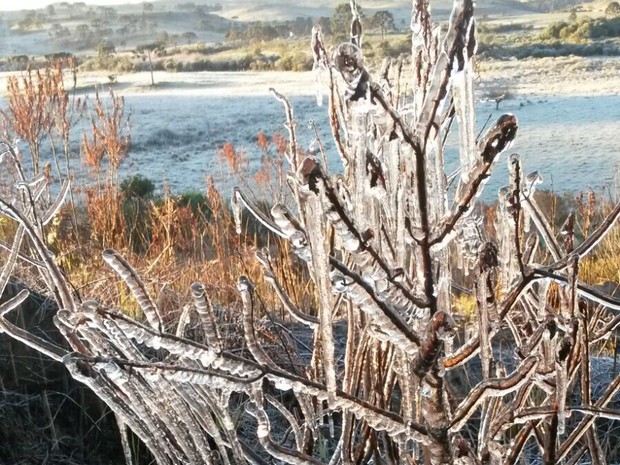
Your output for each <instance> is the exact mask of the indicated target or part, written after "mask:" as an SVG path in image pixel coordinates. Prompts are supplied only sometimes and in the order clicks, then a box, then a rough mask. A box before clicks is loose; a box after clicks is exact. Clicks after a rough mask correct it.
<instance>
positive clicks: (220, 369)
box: [0, 0, 620, 465]
mask: <svg viewBox="0 0 620 465" xmlns="http://www.w3.org/2000/svg"><path fill="white" fill-rule="evenodd" d="M351 6H352V9H353V14H352V17H353V28H352V30H351V33H350V35H351V42H347V43H343V44H341V45H340V46H339V47H337V48H336V50H335V51H334V53H333V54H331V56H330V55H329V54H328V53H327V52H326V49H325V47H324V45H323V41H322V37H321V31H320V29H319V28H315V30H314V31H313V40H312V49H313V51H314V54H315V68H316V70H317V71H321V72H322V73H323V74H324V75H326V77H327V81H328V83H329V95H328V97H329V113H330V123H331V130H332V135H333V137H334V142H335V147H336V151H337V152H338V155H339V156H340V159H341V161H342V168H343V172H342V174H330V173H329V172H328V170H327V166H326V164H325V162H324V159H325V157H324V156H323V155H324V154H322V153H321V149H320V147H322V144H318V147H319V149H318V152H317V154H316V155H317V156H314V155H310V156H308V155H305V154H303V153H301V152H300V151H299V150H298V142H297V138H296V133H295V119H294V115H293V110H292V108H291V106H290V104H289V102H288V100H287V99H286V98H285V97H284V96H282V95H281V94H279V93H277V92H276V91H274V92H273V93H274V96H275V97H276V98H277V99H278V100H279V101H280V102H282V104H283V105H284V109H285V113H286V124H287V128H288V130H289V138H290V146H289V150H288V152H287V158H288V162H289V165H290V176H289V185H290V188H291V191H292V194H293V197H294V198H295V199H296V210H295V211H292V210H290V209H288V208H287V207H286V206H284V205H281V204H277V205H274V206H273V208H272V210H271V217H270V218H269V217H267V216H266V215H265V214H263V213H261V211H260V210H258V209H257V208H256V207H255V206H253V205H252V203H251V202H249V201H248V197H247V196H246V195H245V194H244V193H243V192H242V191H241V190H239V189H235V191H234V194H233V206H234V207H235V211H236V215H237V216H238V217H240V216H241V214H242V212H241V210H242V208H244V207H245V208H247V209H248V210H249V211H250V212H251V213H252V214H254V215H255V216H256V217H257V219H258V220H259V221H260V222H261V223H263V224H264V226H266V227H267V228H268V229H269V230H270V231H271V232H272V233H274V234H277V235H279V236H281V237H283V238H285V239H287V240H289V241H290V243H291V245H292V249H293V251H294V253H295V255H296V256H297V259H298V260H300V261H301V262H302V263H304V264H305V266H307V268H308V271H309V275H310V276H311V280H312V285H313V286H314V287H315V288H316V292H317V294H318V296H317V297H318V303H319V304H318V308H317V309H316V314H312V315H310V314H306V313H303V312H302V311H301V310H300V309H299V307H298V305H297V304H298V303H296V302H293V301H292V300H291V298H289V296H288V294H287V293H286V291H285V288H284V286H283V283H280V282H279V281H278V279H277V278H276V276H277V275H276V273H275V272H274V269H273V267H274V266H275V265H274V264H273V263H272V261H271V259H270V256H269V251H268V250H263V251H260V252H259V253H258V254H257V257H256V258H257V260H259V262H260V263H261V265H262V266H263V268H264V275H265V279H266V280H267V281H268V282H269V283H270V284H271V285H272V287H273V290H274V292H275V293H276V294H277V295H278V296H279V297H280V299H281V302H282V306H283V307H284V308H285V309H286V310H287V311H288V312H289V313H290V317H291V319H293V320H294V321H296V322H298V323H299V324H300V325H301V326H302V327H305V328H307V331H308V332H310V333H311V334H312V343H311V344H310V345H308V344H295V343H293V342H292V336H286V331H285V330H286V326H285V325H281V326H279V327H280V328H281V329H282V327H284V329H283V330H282V331H280V332H279V333H278V334H280V336H281V342H280V344H279V346H280V347H279V350H274V349H273V348H270V347H269V346H267V345H266V344H265V341H264V340H263V338H262V337H261V334H260V332H259V331H258V329H257V328H258V322H257V312H258V307H257V302H256V300H257V296H256V295H255V291H254V287H253V284H252V283H251V282H250V281H249V279H248V278H247V277H244V276H242V277H240V278H239V281H238V290H239V293H240V297H241V300H242V303H243V309H242V317H241V322H240V326H241V327H242V329H243V334H244V344H243V347H237V350H232V347H231V345H230V341H228V340H227V339H225V338H223V337H222V334H221V331H222V327H221V326H220V325H219V324H218V322H219V319H220V317H221V314H219V313H218V312H216V311H215V309H214V308H213V306H212V305H211V303H210V301H209V298H208V295H207V292H206V290H205V286H203V285H202V284H201V283H195V284H194V285H193V286H192V287H191V295H192V298H193V307H190V306H187V307H186V308H184V310H183V311H182V313H181V317H180V318H179V320H178V321H177V322H175V324H170V323H169V322H166V321H165V320H164V316H163V315H161V313H160V311H159V309H158V306H157V304H156V302H155V301H154V299H153V298H152V297H151V296H150V295H149V294H148V292H147V288H146V286H145V284H144V283H143V281H142V280H141V279H140V277H139V276H138V275H137V273H136V272H135V270H134V269H133V268H132V267H131V265H130V264H129V263H128V262H127V261H126V260H125V259H124V258H123V257H122V256H120V255H119V254H118V253H117V252H115V251H114V250H106V251H104V252H103V259H104V261H105V262H106V263H107V265H108V266H110V267H111V268H112V269H113V270H114V271H115V272H117V273H118V275H119V276H120V278H121V279H122V280H123V281H124V282H125V283H126V285H127V286H128V288H129V289H130V291H131V293H132V294H133V296H134V297H135V299H136V300H137V302H138V303H139V305H140V307H141V308H142V310H143V312H144V317H145V321H138V320H136V319H134V318H132V317H129V316H127V315H125V314H123V313H122V312H120V311H118V310H116V309H111V308H106V307H104V306H102V305H100V304H99V303H97V302H96V301H87V302H81V301H80V300H79V299H77V297H76V296H75V294H74V293H73V291H72V290H71V288H70V286H69V284H68V283H67V281H66V279H65V278H64V276H63V273H62V271H61V270H60V269H59V267H58V265H57V264H56V262H55V261H54V259H53V256H52V254H51V252H50V251H49V249H48V248H47V246H46V244H45V233H44V231H45V225H46V224H47V223H48V222H49V221H50V220H51V219H52V218H53V217H54V215H55V214H56V213H57V211H58V208H59V206H60V205H61V204H62V200H63V195H62V194H63V193H65V192H66V189H62V190H61V194H60V195H59V197H58V199H57V201H56V202H54V203H53V204H51V205H49V206H44V205H39V207H38V208H33V207H32V199H39V198H40V196H39V195H38V193H39V191H40V190H41V189H42V188H41V187H40V186H41V185H42V184H43V180H41V179H39V178H34V179H29V178H27V177H26V176H25V174H24V172H23V170H22V169H21V168H20V165H19V157H17V156H16V154H15V152H14V149H13V148H12V147H11V146H8V145H7V146H6V150H5V151H4V153H3V155H2V156H3V159H5V162H9V163H11V164H13V166H16V167H17V169H16V170H13V171H11V172H14V173H16V177H17V179H16V180H15V181H16V185H17V186H18V187H19V189H20V191H19V192H21V193H22V194H20V195H16V196H15V197H14V200H13V201H10V200H8V199H5V198H2V199H0V212H1V213H2V215H4V216H5V217H7V218H9V219H11V220H13V221H14V222H15V223H16V224H17V227H16V231H17V232H16V234H15V237H14V241H13V245H12V247H10V250H11V253H10V255H9V257H8V259H7V261H6V263H5V266H4V270H3V272H2V274H1V277H2V279H1V280H0V285H1V286H0V289H3V288H4V285H5V284H6V280H7V279H8V276H9V275H10V274H11V272H12V270H13V267H14V266H15V264H16V263H17V262H19V261H20V260H23V259H24V257H23V254H22V252H21V250H22V249H21V244H22V243H27V244H28V246H29V250H32V253H33V254H35V255H36V257H27V258H28V259H29V260H30V261H31V263H34V264H35V266H36V268H37V269H38V270H39V272H40V273H41V275H42V277H43V279H44V280H45V282H46V283H47V285H48V287H49V290H50V293H51V294H52V295H53V296H54V298H55V299H56V300H57V302H58V303H59V307H60V308H61V310H59V311H58V312H57V314H56V316H55V322H56V324H57V326H58V328H59V330H60V331H61V332H62V334H63V335H64V337H65V339H66V341H67V343H68V345H69V346H70V347H71V349H70V350H67V349H64V348H61V347H58V346H55V345H52V344H50V343H48V342H45V341H43V340H41V339H39V338H38V337H37V336H35V335H33V334H29V333H26V332H25V331H23V330H22V329H20V328H19V327H17V326H15V325H14V324H12V323H10V322H9V320H8V319H7V318H6V317H5V315H6V314H7V313H8V312H10V311H11V310H12V309H14V308H16V307H17V306H18V305H19V304H20V302H22V301H23V300H24V299H25V298H26V297H27V291H24V292H22V293H20V294H18V295H17V296H16V297H15V298H14V299H12V300H10V301H8V302H6V303H4V304H3V305H2V307H1V309H0V328H1V329H2V330H3V331H4V332H6V333H7V334H9V335H11V336H12V337H14V338H16V339H19V340H21V341H23V342H24V343H26V344H28V345H30V346H31V347H34V348H36V349H37V350H39V351H41V352H42V353H44V354H46V355H48V356H50V357H51V358H53V359H54V360H57V361H59V362H62V363H64V364H65V366H66V367H67V369H68V370H69V371H70V373H71V374H72V376H74V377H75V378H76V379H78V380H80V381H82V382H84V383H85V384H87V385H88V386H90V387H91V388H92V389H93V390H94V392H96V393H97V395H99V396H100V397H101V398H102V399H103V400H104V401H105V402H106V403H107V404H108V405H109V406H110V408H111V409H112V410H113V411H114V413H115V414H116V416H117V418H118V421H119V424H120V425H121V429H122V430H124V431H125V430H126V428H127V427H128V428H131V430H132V431H133V432H134V433H135V434H136V435H137V436H138V437H139V438H140V439H141V440H142V441H144V443H145V444H146V446H147V447H148V448H149V450H150V451H151V452H152V453H153V455H154V457H155V460H156V461H157V463H159V464H176V463H218V464H219V463H222V464H230V463H234V464H238V463H253V464H267V463H273V460H275V461H276V462H278V463H290V464H320V463H329V464H338V463H343V464H349V463H374V464H377V463H392V464H418V463H425V464H432V465H436V464H437V465H439V464H482V463H492V464H500V463H503V464H516V463H518V462H519V460H521V459H522V458H523V459H524V460H525V459H527V457H528V455H527V453H528V447H526V446H531V447H529V448H530V449H531V448H533V449H535V450H538V454H539V456H540V457H541V458H542V461H543V463H545V464H555V463H558V462H560V461H562V460H569V461H570V463H578V462H579V460H580V458H581V457H582V456H584V454H587V455H589V457H590V458H591V460H592V462H593V463H605V460H606V457H605V454H604V452H603V449H602V446H601V440H600V438H599V436H598V434H597V429H596V427H595V425H596V422H597V421H600V419H601V418H605V419H608V420H609V421H617V420H618V418H620V413H619V412H618V411H617V410H614V409H612V408H609V403H610V402H611V401H612V400H613V399H614V397H615V396H616V395H617V393H618V390H619V389H620V376H617V375H616V376H615V378H612V379H611V381H610V382H609V384H608V385H607V386H606V387H605V389H604V392H602V393H599V394H598V395H596V396H594V395H593V392H592V380H593V374H594V373H595V371H594V370H595V368H594V364H593V363H592V362H593V360H592V357H591V356H590V348H591V347H593V344H596V343H597V342H598V341H601V340H603V339H604V338H606V337H608V335H609V334H610V333H611V331H613V330H614V329H615V328H617V327H618V325H620V314H619V312H620V302H618V301H617V300H614V299H613V298H612V297H610V296H608V295H605V294H603V293H602V292H600V291H598V290H596V289H593V288H591V287H589V286H587V285H585V284H584V283H582V282H581V281H580V280H579V279H578V268H579V263H580V261H581V259H582V258H583V257H584V256H586V255H587V254H589V253H590V252H591V251H592V250H593V249H594V248H595V247H596V245H597V244H598V243H599V242H600V241H601V239H602V238H603V237H604V236H605V235H606V234H607V233H608V232H609V231H610V229H611V228H612V227H614V225H615V224H616V223H617V221H618V218H619V217H620V204H618V205H616V206H615V207H614V208H613V209H612V210H611V212H610V213H609V215H608V216H607V218H606V219H605V220H604V221H603V222H602V223H601V225H600V227H599V228H598V229H597V230H596V231H595V232H594V233H593V234H591V235H590V236H589V238H588V239H587V240H585V241H583V242H582V243H580V244H578V245H577V244H576V243H575V242H576V239H575V232H574V230H573V229H574V228H573V226H572V225H571V224H572V223H571V222H567V224H566V226H565V227H564V230H563V233H564V235H565V237H567V238H570V239H571V240H568V241H565V242H564V244H560V243H558V242H557V240H556V238H555V236H554V235H553V233H552V230H551V228H550V226H549V224H548V222H547V220H546V219H545V218H544V216H543V215H542V214H541V212H540V208H539V207H538V205H537V203H536V201H535V199H534V197H533V195H532V194H533V192H534V189H535V188H536V186H537V184H538V183H539V182H540V181H541V179H540V177H539V176H538V175H537V174H533V175H526V174H525V172H524V168H523V165H522V163H521V160H520V158H519V156H518V155H516V154H512V155H510V156H509V157H507V158H508V160H507V162H508V164H509V167H510V177H509V179H508V180H507V183H508V185H507V187H505V188H503V189H502V190H501V191H500V198H499V209H498V212H497V221H496V230H497V231H498V239H497V243H493V242H489V241H484V240H481V239H480V238H479V237H478V236H476V235H471V234H469V233H468V232H467V231H468V230H470V229H471V222H472V221H474V222H475V218H473V216H472V215H471V212H472V211H473V206H474V202H475V199H476V198H477V196H478V195H479V194H480V192H481V191H482V189H483V188H484V185H485V183H486V181H487V179H488V178H489V176H490V175H491V174H492V170H493V166H494V165H495V164H496V162H497V161H498V159H499V158H500V156H501V154H502V152H504V151H505V150H507V149H508V147H509V146H510V144H511V142H512V141H513V140H514V138H515V137H516V133H517V129H518V122H517V118H516V117H515V116H514V115H511V114H506V115H502V116H501V117H500V118H499V119H498V120H497V121H496V122H495V123H494V124H493V125H492V126H491V127H490V128H489V129H488V130H487V131H486V132H485V133H484V134H483V135H481V137H479V138H478V139H477V138H476V128H475V118H474V96H473V80H474V70H473V65H472V58H473V56H474V53H475V49H476V44H475V26H474V21H473V2H471V1H466V0H456V1H455V2H454V7H453V12H452V16H451V20H450V24H449V27H448V31H447V34H446V35H445V37H444V38H443V39H441V38H440V37H439V31H440V30H439V28H435V27H433V25H432V24H431V20H430V13H429V5H428V2H426V1H421V0H420V1H418V0H415V1H414V2H413V18H412V22H411V24H412V29H413V43H412V63H411V66H412V68H411V70H412V71H411V72H407V70H408V69H409V68H408V66H407V65H406V64H405V63H404V62H403V61H402V60H397V61H386V63H385V64H384V66H383V69H382V70H381V73H380V76H379V77H378V78H372V77H371V76H370V74H369V72H368V71H367V70H366V69H365V67H364V64H363V54H362V48H361V44H362V31H361V28H360V24H359V21H356V18H358V17H359V15H358V14H357V12H356V4H355V2H352V4H351ZM406 88H408V89H413V93H409V94H407V95H406V94H405V92H404V89H406ZM453 120H457V122H458V131H459V140H460V151H459V155H460V175H459V177H458V180H457V181H456V184H457V186H456V190H455V192H454V193H451V191H450V190H449V189H448V187H449V185H448V180H447V176H446V174H445V168H444V147H445V141H446V134H447V132H448V131H449V128H450V127H451V122H452V121H453ZM24 192H25V193H26V194H25V195H23V193H24ZM44 207H45V208H44ZM239 229H241V228H239ZM540 243H544V246H545V253H543V252H541V247H540V245H539V244H540ZM451 250H452V251H454V252H455V253H456V255H458V256H459V257H460V262H461V264H462V266H463V267H464V269H465V270H466V271H468V272H471V273H473V274H474V275H475V285H474V287H473V288H472V289H471V292H472V294H473V295H474V296H475V297H476V300H477V307H478V308H477V328H476V331H474V334H473V335H472V336H470V337H469V338H468V339H466V340H465V341H461V342H460V343H456V341H454V340H453V339H454V334H455V332H456V330H457V324H456V323H455V320H454V318H453V315H452V312H451V302H452V295H451V294H452V284H453V283H452V275H453V269H452V265H451V260H450V256H451ZM547 255H548V256H549V257H550V259H548V260H547V261H546V262H543V260H545V257H546V256H547ZM550 284H554V289H556V291H554V292H556V298H554V299H550V298H548V295H549V293H550V291H549V289H550ZM558 286H559V287H558ZM552 300H553V302H552ZM192 319H194V320H195V321H197V322H198V324H199V328H200V332H199V333H197V332H196V331H192V332H190V331H189V330H188V326H189V323H190V321H192ZM338 321H344V322H345V323H346V324H345V328H346V338H345V340H344V341H343V340H342V339H341V338H339V336H338V331H337V328H336V326H335V325H336V323H337V322H338ZM338 345H344V351H343V352H340V351H339V350H338V348H337V346H338ZM303 346H306V347H307V349H309V353H307V354H304V353H303V350H302V348H300V347H303ZM507 346H508V347H512V348H513V349H514V350H513V351H508V352H509V353H508V352H506V351H502V350H501V348H502V347H507ZM241 349H243V350H241ZM281 353H285V354H286V356H285V357H281V356H280V357H278V355H279V354H281ZM472 360H476V361H478V362H479V365H480V366H481V375H480V379H479V380H477V381H476V384H475V386H474V387H473V388H472V389H471V390H469V391H468V392H465V393H463V392H461V393H459V391H458V389H457V385H456V382H455V377H454V376H453V374H454V373H455V372H456V371H457V370H459V369H460V368H461V367H463V366H468V367H471V366H470V365H468V364H469V363H472ZM574 391H577V393H578V394H577V395H574V396H569V393H571V392H574ZM240 402H243V403H245V411H244V412H239V411H238V410H235V405H238V404H239V403H240ZM240 418H242V419H243V421H245V423H244V427H243V428H240V427H239V421H240ZM569 425H570V427H569ZM242 430H243V431H242ZM125 444H126V443H125ZM534 453H535V452H534ZM126 455H127V461H128V463H130V462H131V460H132V457H131V451H130V449H129V447H126Z"/></svg>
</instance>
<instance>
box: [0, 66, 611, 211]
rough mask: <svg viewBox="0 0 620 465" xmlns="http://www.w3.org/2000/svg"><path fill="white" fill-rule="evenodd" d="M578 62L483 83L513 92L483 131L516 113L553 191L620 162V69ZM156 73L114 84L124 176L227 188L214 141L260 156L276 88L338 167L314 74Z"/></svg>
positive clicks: (88, 82)
mask: <svg viewBox="0 0 620 465" xmlns="http://www.w3.org/2000/svg"><path fill="white" fill-rule="evenodd" d="M577 60H578V61H577V62H575V60H574V59H573V60H572V61H569V62H554V61H553V60H552V61H549V60H547V61H543V62H540V61H539V62H533V61H530V62H524V63H522V62H516V63H515V62H512V63H511V62H507V63H506V62H505V63H499V64H496V65H494V66H493V67H490V71H488V72H486V73H485V74H484V75H483V80H482V86H481V89H482V92H481V96H482V95H483V94H484V88H485V86H487V87H489V86H491V87H494V88H498V87H499V88H507V89H509V91H510V93H511V94H512V95H513V96H514V97H513V98H510V99H508V100H505V101H503V102H502V103H501V104H500V109H499V111H498V110H496V109H495V102H489V101H487V102H484V101H481V102H480V103H479V104H478V117H479V118H480V121H479V126H480V128H481V129H482V127H483V125H484V124H485V122H486V120H487V118H489V117H490V120H491V121H493V120H495V119H496V117H497V116H498V115H499V114H500V113H505V112H511V113H514V114H516V115H517V117H518V118H519V123H520V128H519V134H518V136H517V140H516V143H515V145H514V146H513V151H515V152H518V153H520V154H521V155H522V157H523V160H524V164H525V168H526V170H527V171H528V172H529V171H534V170H538V171H540V172H541V174H542V175H543V178H544V180H545V183H544V185H543V188H547V189H551V188H553V189H554V190H555V191H565V190H572V191H578V190H582V189H587V188H590V187H591V188H594V189H599V188H601V187H605V186H609V185H611V183H612V181H613V177H614V173H617V172H618V170H619V169H620V149H619V148H618V147H619V146H618V144H616V143H615V142H614V141H615V139H616V137H617V134H619V133H620V91H619V90H618V89H620V85H618V84H619V81H620V76H619V72H618V70H617V69H616V68H615V67H614V66H616V65H613V66H612V67H611V68H610V67H609V66H608V65H607V64H606V63H605V62H602V61H601V62H594V65H593V64H592V63H593V62H592V61H589V62H587V63H582V62H581V61H579V59H577ZM565 61H566V60H565ZM569 65H570V66H569ZM562 70H563V71H562ZM1 78H4V77H0V79H1ZM155 80H156V82H157V83H158V84H157V86H156V87H155V88H152V87H150V86H149V83H150V76H149V75H148V73H140V74H132V75H125V76H120V77H119V79H118V84H116V85H115V87H114V88H115V92H116V93H117V94H118V95H123V96H124V97H125V102H126V108H127V109H129V110H131V118H130V122H131V133H132V142H133V146H132V150H131V153H130V158H129V160H128V161H127V162H126V165H125V167H124V172H123V173H122V174H123V176H129V175H136V174H140V175H143V176H146V177H148V178H150V179H152V180H154V181H156V182H157V183H158V184H159V185H160V186H161V185H162V183H163V181H164V180H166V181H167V182H168V183H169V185H170V186H171V188H172V189H173V191H175V192H180V191H186V190H192V189H202V188H203V187H204V185H205V177H206V176H214V177H215V179H216V181H217V182H218V183H219V185H220V186H221V187H223V188H224V189H228V188H230V187H231V186H230V185H227V180H226V176H225V174H224V173H223V168H222V166H221V165H220V164H218V162H217V156H216V153H217V150H218V148H219V147H221V146H222V145H223V144H224V143H226V142H232V143H233V144H234V145H235V146H236V147H237V148H242V149H244V150H246V152H247V153H248V154H249V155H250V156H251V157H253V159H254V161H255V162H258V159H259V154H258V153H257V149H256V145H255V141H256V136H257V134H258V132H259V131H264V132H265V133H267V134H271V133H273V132H282V133H283V132H285V129H284V127H283V121H284V112H283V108H282V105H281V104H280V103H278V102H277V101H276V100H275V99H274V98H273V97H272V96H271V95H270V94H269V88H270V87H275V88H276V89H277V90H278V91H279V92H281V93H283V94H285V95H287V96H288V97H290V99H291V101H292V103H293V106H294V111H295V117H296V120H297V122H298V125H297V129H298V132H299V141H300V143H301V144H302V145H304V146H308V145H309V144H310V142H311V140H312V133H311V131H310V130H309V128H308V124H307V123H308V121H309V120H314V121H315V122H316V123H317V126H318V127H319V129H320V133H321V135H322V139H323V142H324V144H325V147H326V150H327V152H328V159H329V160H330V162H331V163H332V166H333V168H334V169H337V166H338V159H337V155H336V153H335V151H334V150H333V146H332V144H331V143H330V142H331V137H330V135H329V125H328V122H327V108H326V106H322V107H319V106H317V104H316V99H315V87H314V78H313V75H312V74H311V73H251V72H248V73H178V74H168V73H156V75H155ZM96 83H99V84H102V85H103V86H104V87H105V86H106V77H105V76H96V75H83V76H80V81H79V82H78V87H79V89H78V90H79V92H80V93H84V94H86V95H91V96H92V94H93V89H94V85H95V84H96ZM5 88H6V87H5V86H4V85H3V83H1V82H0V89H5ZM2 102H3V103H2V105H4V102H5V99H4V98H3V99H2ZM448 158H449V160H448V168H451V166H450V160H452V161H453V164H452V166H454V167H455V166H456V164H457V161H456V158H457V155H456V151H455V150H454V148H450V149H449V157H448ZM254 166H256V163H255V164H254ZM506 181H507V169H506V163H505V162H504V160H500V161H499V166H498V168H497V169H496V172H495V173H494V175H493V177H492V179H491V181H490V182H489V184H488V186H487V188H486V191H485V200H492V199H493V198H494V197H495V195H496V192H497V189H498V188H499V187H501V186H502V185H503V184H504V183H506Z"/></svg>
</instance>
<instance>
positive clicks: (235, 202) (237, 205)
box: [230, 191, 241, 234]
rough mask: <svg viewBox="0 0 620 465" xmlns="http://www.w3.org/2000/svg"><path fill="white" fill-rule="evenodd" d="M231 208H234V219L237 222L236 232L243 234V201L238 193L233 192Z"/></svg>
mask: <svg viewBox="0 0 620 465" xmlns="http://www.w3.org/2000/svg"><path fill="white" fill-rule="evenodd" d="M230 206H231V207H232V212H233V218H234V220H235V231H236V232H237V234H241V200H240V197H239V194H237V191H234V192H233V195H232V197H231V199H230Z"/></svg>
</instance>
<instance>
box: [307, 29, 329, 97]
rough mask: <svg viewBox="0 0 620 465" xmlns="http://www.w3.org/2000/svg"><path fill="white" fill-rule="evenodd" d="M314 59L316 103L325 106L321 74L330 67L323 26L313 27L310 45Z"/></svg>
mask: <svg viewBox="0 0 620 465" xmlns="http://www.w3.org/2000/svg"><path fill="white" fill-rule="evenodd" d="M310 48H311V50H312V57H313V59H314V62H313V65H312V71H313V72H314V86H315V95H316V103H317V105H318V106H322V105H323V89H322V86H323V83H322V79H321V73H322V72H323V71H324V70H325V69H326V68H327V67H328V66H329V64H328V62H327V57H326V56H325V46H324V45H323V31H322V29H321V26H319V25H318V24H317V25H314V26H313V27H312V40H311V43H310Z"/></svg>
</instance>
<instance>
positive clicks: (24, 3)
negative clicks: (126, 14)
mask: <svg viewBox="0 0 620 465" xmlns="http://www.w3.org/2000/svg"><path fill="white" fill-rule="evenodd" d="M60 1H63V0H0V11H9V10H36V9H37V8H44V7H46V6H47V5H49V4H50V3H58V2H60ZM66 1H67V2H68V3H74V2H73V1H71V0H66ZM83 1H84V3H86V4H87V5H119V4H121V3H142V2H143V1H144V0H83Z"/></svg>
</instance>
